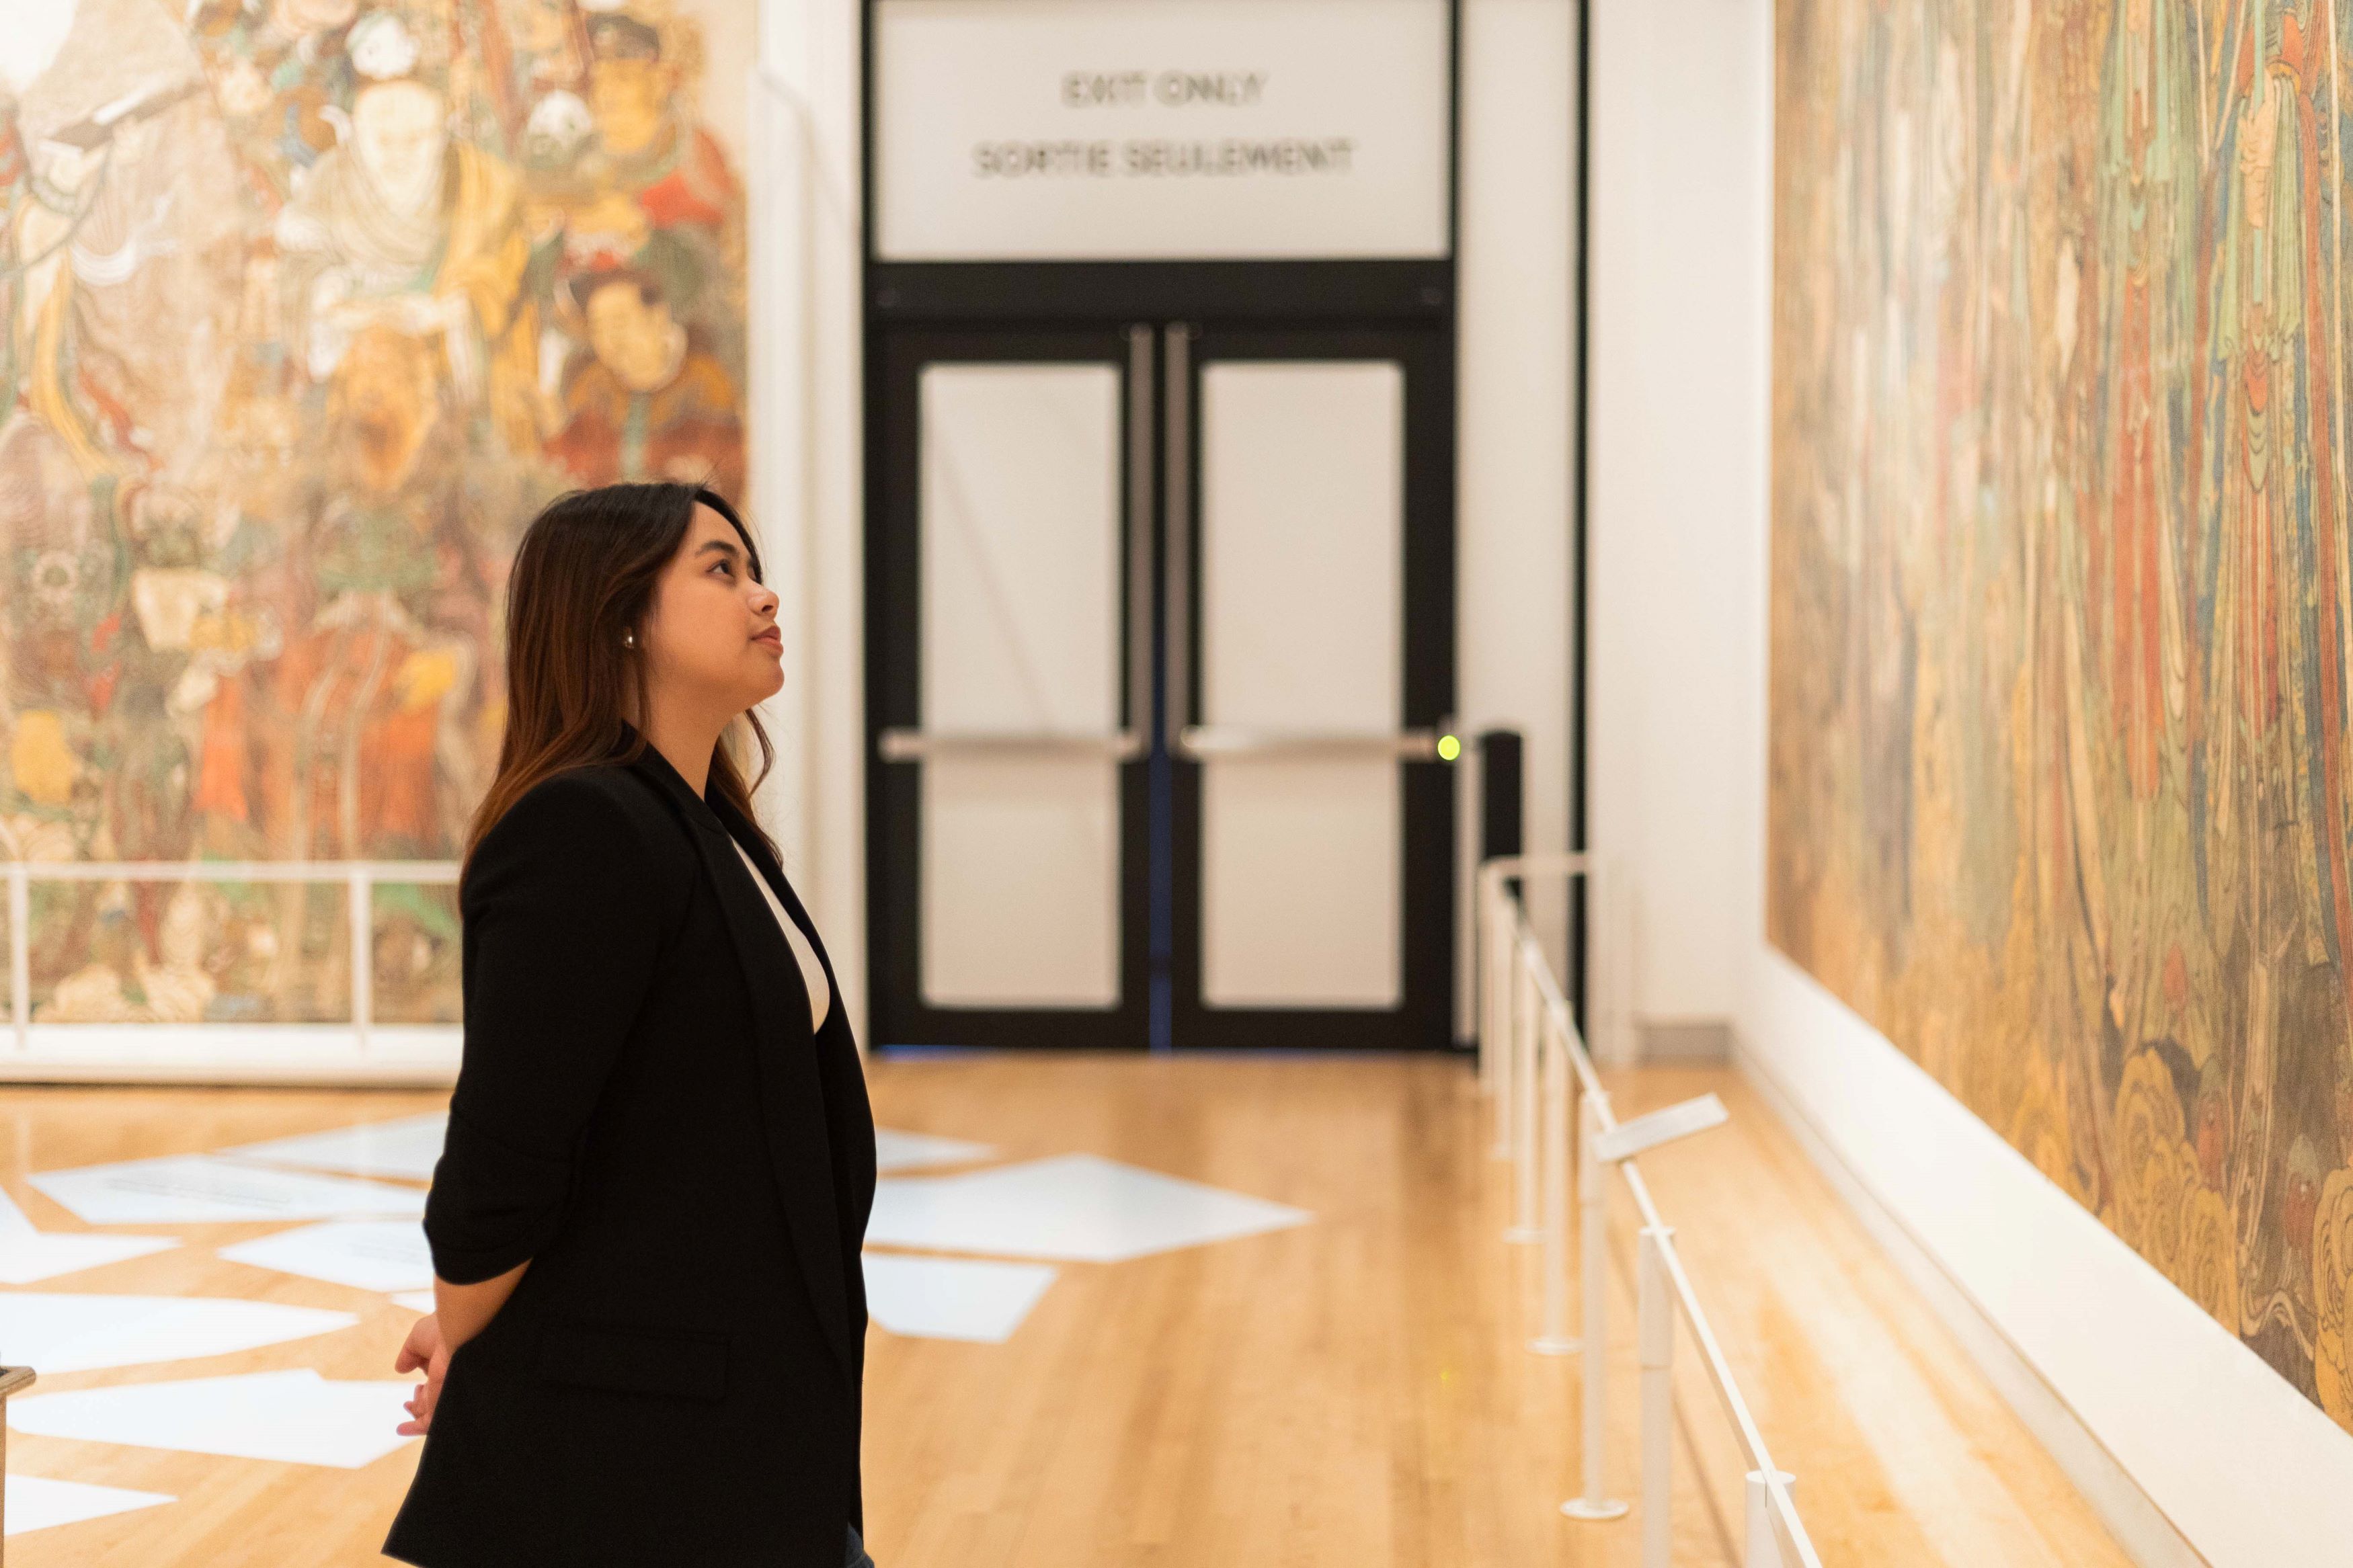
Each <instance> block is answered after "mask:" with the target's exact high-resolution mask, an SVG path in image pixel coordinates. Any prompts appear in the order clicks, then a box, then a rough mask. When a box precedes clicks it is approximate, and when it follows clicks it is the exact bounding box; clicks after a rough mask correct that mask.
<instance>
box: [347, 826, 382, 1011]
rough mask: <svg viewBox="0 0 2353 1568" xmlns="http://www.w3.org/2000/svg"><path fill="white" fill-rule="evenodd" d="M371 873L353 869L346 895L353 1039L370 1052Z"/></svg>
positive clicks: (372, 997) (372, 1008)
mask: <svg viewBox="0 0 2353 1568" xmlns="http://www.w3.org/2000/svg"><path fill="white" fill-rule="evenodd" d="M368 870H369V868H367V867H366V866H364V865H359V866H353V868H351V882H350V884H349V887H350V890H349V891H348V892H347V893H346V894H345V895H344V902H346V903H347V904H349V905H350V906H351V907H350V910H348V918H349V919H350V921H351V928H352V1036H353V1040H354V1041H355V1042H356V1043H357V1045H358V1046H359V1048H360V1049H361V1050H365V1049H367V1043H368V1026H369V1025H370V1024H372V1023H373V1022H374V1021H375V907H374V906H375V879H373V878H372V877H370V876H369V875H368Z"/></svg>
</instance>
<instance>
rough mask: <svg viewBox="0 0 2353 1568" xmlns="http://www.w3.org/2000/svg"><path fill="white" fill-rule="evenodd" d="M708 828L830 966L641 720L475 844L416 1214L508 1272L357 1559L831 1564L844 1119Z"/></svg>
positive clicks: (465, 1256)
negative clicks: (445, 1120) (444, 1102)
mask: <svg viewBox="0 0 2353 1568" xmlns="http://www.w3.org/2000/svg"><path fill="white" fill-rule="evenodd" d="M634 738H635V731H630V732H628V734H625V735H624V737H623V740H624V743H627V742H628V741H631V740H634ZM731 830H732V832H733V834H734V835H735V836H737V837H741V838H742V840H743V841H744V845H745V847H746V848H747V849H748V850H749V851H750V852H751V854H752V856H753V858H754V859H755V860H756V861H757V862H758V863H759V865H760V869H761V873H762V874H763V875H764V876H765V877H766V878H767V879H768V880H769V883H770V885H771V886H772V887H773V888H774V889H776V896H777V898H778V900H780V901H781V902H782V903H783V905H784V907H785V909H786V910H787V911H788V912H789V913H790V914H791V916H792V917H793V919H794V920H795V921H797V923H798V924H799V925H800V927H801V930H802V931H803V933H804V934H805V935H806V936H807V938H808V940H809V942H810V943H811V945H812V946H814V947H815V948H816V950H817V952H818V958H819V961H820V962H821V963H824V964H825V966H826V974H827V976H828V979H830V978H831V976H832V973H833V970H832V963H831V961H830V960H828V959H827V958H826V957H825V948H824V946H823V944H822V943H819V942H818V940H817V931H816V930H815V929H814V927H813V926H812V925H811V923H810V921H809V919H808V916H807V913H806V911H804V910H803V909H802V908H801V904H800V900H798V899H797V898H796V897H795V896H794V894H793V889H792V888H791V886H790V885H789V884H788V883H787V882H786V880H785V877H784V873H783V871H782V869H781V868H779V867H778V866H777V865H776V860H775V858H774V857H772V856H770V855H768V854H767V853H766V852H765V850H763V849H762V848H760V847H759V845H758V841H757V840H756V838H754V836H753V835H752V833H751V832H750V830H749V825H748V824H746V823H745V822H744V820H743V819H742V817H741V816H739V815H737V814H736V813H735V812H734V811H733V809H732V808H730V807H729V806H728V805H726V804H725V803H724V802H706V801H705V800H704V799H703V798H702V796H701V795H697V794H695V793H694V791H693V790H692V789H691V787H689V786H688V784H687V783H686V781H685V780H684V779H683V778H681V777H680V776H679V773H678V772H677V770H676V769H674V768H672V767H671V766H670V763H668V762H667V761H666V760H665V759H664V758H663V756H662V754H661V752H659V751H658V750H655V749H654V748H653V747H651V746H650V745H649V746H648V747H647V749H646V752H645V754H644V756H642V757H641V758H639V759H638V761H637V762H635V763H628V764H626V765H625V764H620V763H606V764H601V765H596V766H591V767H586V768H580V769H575V770H573V771H570V772H567V773H562V774H558V775H557V776H555V777H554V778H550V779H547V780H544V781H543V782H542V783H540V784H537V785H535V786H533V788H532V789H531V790H530V791H529V792H528V793H526V794H525V795H523V797H522V799H521V800H520V801H518V802H516V803H515V805H513V806H512V808H510V809H509V810H508V812H507V814H506V815H505V816H502V817H501V818H500V820H499V821H498V822H497V823H496V824H494V825H493V826H491V831H490V832H489V833H488V834H486V835H485V836H484V837H483V838H482V841H481V842H480V844H479V845H478V846H477V847H476V848H475V852H474V858H473V862H472V865H471V866H470V868H469V870H468V872H467V876H466V881H465V887H464V889H463V891H462V893H461V895H460V898H459V914H460V917H461V930H462V942H463V946H462V949H461V955H462V956H461V974H462V983H463V986H464V992H465V1047H464V1057H463V1059H462V1062H461V1065H460V1067H459V1074H458V1083H457V1088H456V1089H455V1091H454V1093H453V1094H452V1096H451V1099H450V1105H449V1132H448V1142H446V1143H445V1144H444V1145H443V1149H442V1153H441V1159H440V1163H438V1165H436V1166H435V1167H434V1173H433V1188H432V1191H431V1193H430V1194H428V1195H427V1200H426V1205H425V1234H426V1237H427V1241H428V1242H429V1244H430V1245H431V1247H432V1252H433V1267H434V1269H435V1271H436V1272H437V1273H438V1274H439V1275H440V1276H441V1278H443V1279H448V1280H450V1281H451V1282H453V1283H458V1284H466V1283H470V1282H473V1281H476V1280H481V1279H490V1278H491V1276H493V1275H496V1274H501V1273H504V1272H505V1271H506V1270H507V1269H509V1268H513V1267H514V1266H515V1265H516V1264H518V1263H521V1262H522V1261H523V1260H524V1259H525V1258H529V1259H530V1260H531V1268H529V1269H527V1270H525V1271H524V1274H523V1277H522V1281H521V1283H520V1284H518V1285H517V1286H516V1288H515V1291H514V1294H513V1296H512V1297H511V1298H510V1299H509V1300H508V1301H507V1303H506V1305H505V1306H504V1307H503V1308H502V1309H501V1310H500V1312H499V1314H498V1316H497V1317H495V1318H494V1319H492V1320H491V1324H490V1326H489V1327H488V1328H486V1329H484V1330H483V1331H482V1332H481V1333H480V1335H478V1336H476V1337H475V1338H474V1339H471V1340H469V1341H468V1342H466V1343H464V1344H463V1345H460V1346H459V1348H458V1351H457V1353H456V1354H455V1355H454V1356H452V1357H451V1358H450V1363H449V1369H448V1375H447V1377H446V1378H445V1380H444V1382H443V1384H442V1389H441V1394H440V1400H439V1403H438V1405H436V1407H435V1409H434V1412H433V1423H432V1428H431V1431H430V1432H429V1433H428V1434H427V1436H426V1439H425V1445H424V1449H423V1451H422V1453H420V1454H419V1456H418V1458H417V1478H416V1479H415V1481H413V1482H412V1483H411V1484H410V1487H409V1489H408V1496H407V1498H406V1500H405V1501H404V1502H403V1503H402V1505H401V1509H400V1512H399V1514H398V1516H397V1517H396V1518H395V1519H394V1521H393V1523H392V1531H391V1533H390V1534H389V1535H388V1536H387V1537H386V1538H385V1544H384V1550H385V1554H386V1555H388V1556H391V1557H393V1558H396V1559H397V1560H399V1561H401V1562H403V1563H417V1564H420V1565H423V1568H537V1565H540V1564H545V1565H547V1568H558V1565H561V1568H591V1565H601V1564H611V1565H614V1568H621V1565H624V1564H626V1565H628V1568H650V1565H654V1564H660V1565H663V1568H670V1565H677V1568H735V1565H737V1564H743V1565H744V1568H749V1565H751V1564H754V1563H756V1564H759V1565H760V1568H841V1563H842V1561H843V1557H844V1546H845V1542H846V1540H847V1536H848V1532H849V1526H850V1525H852V1524H856V1525H858V1526H859V1527H860V1531H861V1532H862V1531H863V1529H864V1525H865V1519H864V1510H863V1508H862V1506H861V1491H860V1473H859V1415H860V1411H859V1403H860V1401H859V1393H860V1384H861V1381H862V1378H863V1374H864V1363H865V1354H864V1352H865V1333H866V1291H865V1285H864V1279H863V1276H862V1275H861V1274H860V1268H859V1248H860V1243H861V1242H862V1240H863V1239H864V1237H865V1234H866V1220H867V1215H868V1214H869V1212H870V1211H871V1208H872V1206H873V1202H874V1121H873V1114H872V1111H871V1108H870V1107H869V1105H868V1102H867V1098H866V1081H865V1078H864V1075H863V1073H862V1072H861V1071H860V1065H859V1060H858V1056H857V1049H856V1047H855V1045H854V1044H853V1042H852V1040H851V1037H850V1031H849V1023H848V1021H847V1019H846V1017H845V1016H844V1013H843V1008H842V1005H841V1002H840V1000H839V987H837V989H836V996H835V1001H834V1004H833V1006H832V1009H831V1012H830V1013H829V1014H828V1016H827V1018H826V1023H825V1026H824V1028H823V1029H822V1030H819V1031H816V1032H814V1033H812V1031H811V1029H810V1027H809V998H808V993H807V986H806V985H805V984H804V983H803V981H802V978H801V968H800V965H799V963H797V961H796V960H795V958H794V956H793V953H792V950H791V948H790V947H789V946H788V945H787V944H786V941H785V936H784V933H783V932H782V931H779V930H778V929H777V927H776V917H775V915H774V914H773V912H772V911H771V910H769V908H768V905H767V900H765V899H764V898H762V897H761V894H760V889H759V887H758V885H757V884H755V883H754V881H753V880H752V878H751V876H750V875H749V874H748V873H747V872H746V871H745V869H744V862H743V859H742V858H740V857H739V856H738V855H737V853H736V851H735V847H734V845H733V843H732V842H731V841H730V838H731Z"/></svg>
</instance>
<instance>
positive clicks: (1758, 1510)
mask: <svg viewBox="0 0 2353 1568" xmlns="http://www.w3.org/2000/svg"><path fill="white" fill-rule="evenodd" d="M1774 1479H1777V1480H1778V1481H1779V1482H1780V1483H1781V1489H1782V1490H1783V1491H1788V1489H1789V1488H1790V1487H1791V1485H1793V1484H1794V1483H1795V1482H1796V1480H1797V1479H1798V1478H1797V1477H1795V1476H1793V1475H1791V1474H1790V1473H1789V1472H1788V1471H1787V1470H1776V1471H1775V1472H1774ZM1742 1535H1743V1542H1742V1551H1741V1554H1740V1568H1783V1563H1782V1558H1781V1534H1780V1531H1778V1530H1776V1529H1775V1528H1774V1527H1773V1493H1772V1490H1771V1489H1770V1488H1768V1487H1767V1486H1766V1484H1765V1472H1764V1471H1762V1470H1751V1471H1749V1472H1748V1515H1747V1520H1746V1530H1744V1531H1742Z"/></svg>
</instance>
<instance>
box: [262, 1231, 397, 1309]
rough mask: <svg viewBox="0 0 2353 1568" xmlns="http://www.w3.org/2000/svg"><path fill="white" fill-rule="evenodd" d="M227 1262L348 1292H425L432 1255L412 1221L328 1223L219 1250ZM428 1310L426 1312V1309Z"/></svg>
mask: <svg viewBox="0 0 2353 1568" xmlns="http://www.w3.org/2000/svg"><path fill="white" fill-rule="evenodd" d="M220 1255H221V1256H222V1257H223V1258H227V1259H228V1260H229V1261H230V1262H232V1263H250V1264H252V1265H253V1266H254V1267H255V1268H275V1269H279V1270H280V1271H281V1272H283V1273H287V1274H300V1275H301V1276H302V1277H303V1278H304V1279H326V1280H331V1281H332V1282H333V1283H335V1284H337V1285H349V1286H350V1287H351V1288H352V1289H354V1290H398V1291H409V1290H430V1289H432V1287H433V1253H432V1250H431V1249H430V1248H429V1247H427V1246H426V1245H425V1227H424V1226H421V1225H419V1224H417V1221H415V1220H413V1219H331V1220H322V1221H321V1222H320V1223H319V1224H317V1225H306V1226H299V1227H298V1228H296V1229H293V1230H281V1231H280V1232H278V1234H276V1235H275V1236H265V1237H261V1238H259V1240H256V1241H240V1242H238V1243H237V1245H236V1246H235V1247H222V1248H221V1249H220ZM426 1310H431V1309H430V1308H427V1309H426Z"/></svg>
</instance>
